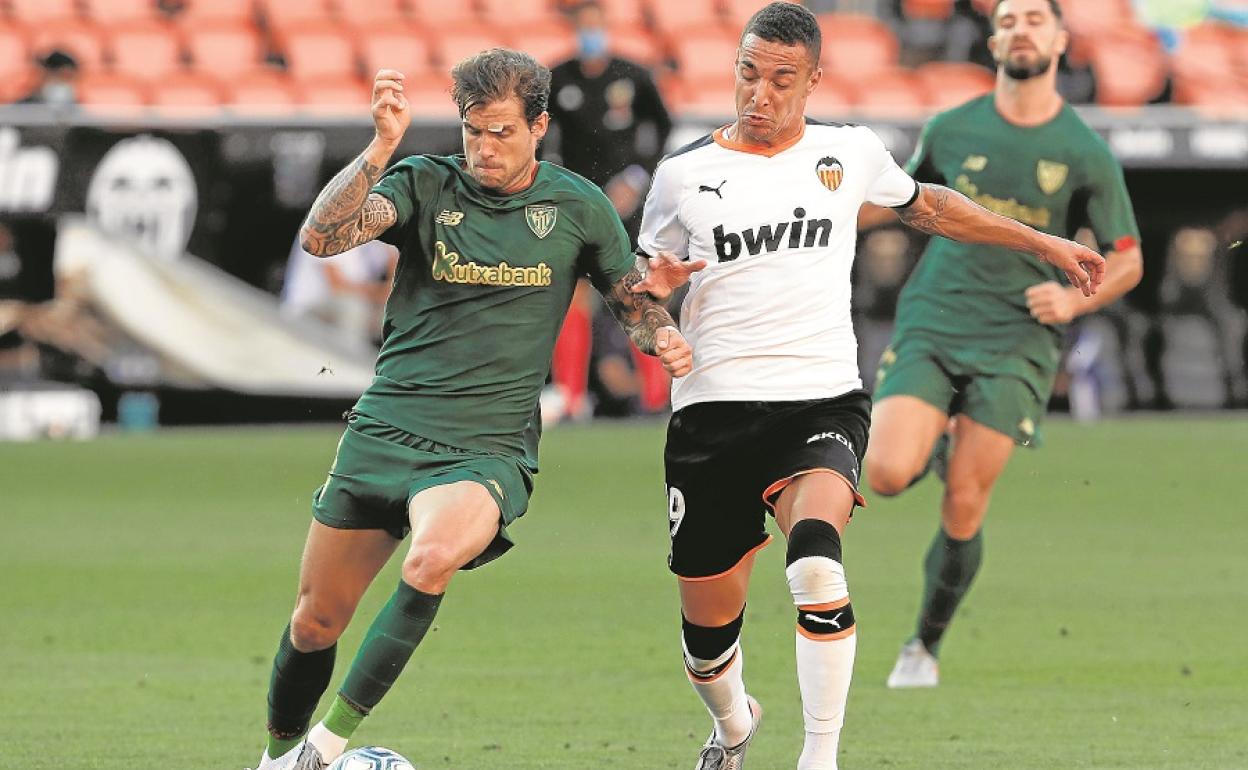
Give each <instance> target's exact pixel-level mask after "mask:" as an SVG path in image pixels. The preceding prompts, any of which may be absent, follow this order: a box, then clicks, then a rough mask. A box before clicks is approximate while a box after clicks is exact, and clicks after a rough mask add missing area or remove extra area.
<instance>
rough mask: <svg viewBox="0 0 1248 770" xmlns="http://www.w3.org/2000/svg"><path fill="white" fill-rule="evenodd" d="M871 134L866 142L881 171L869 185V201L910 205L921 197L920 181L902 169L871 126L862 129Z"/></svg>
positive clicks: (882, 204)
mask: <svg viewBox="0 0 1248 770" xmlns="http://www.w3.org/2000/svg"><path fill="white" fill-rule="evenodd" d="M862 130H864V131H866V132H867V133H868V134H870V135H871V136H870V141H869V142H867V143H866V144H867V145H868V146H869V147H870V148H871V150H872V152H873V153H874V154H875V155H876V162H877V163H878V167H879V172H878V173H877V174H876V176H875V179H874V180H873V181H872V182H871V184H870V186H868V187H867V195H866V198H867V202H868V203H874V204H875V205H877V206H889V207H893V208H902V207H905V206H909V205H910V204H911V203H914V201H915V200H916V199H917V198H918V197H919V183H918V182H916V181H914V179H913V178H912V177H911V176H910V175H909V174H907V173H906V172H905V171H904V170H902V168H901V166H898V165H897V161H896V160H894V159H893V154H892V153H891V152H889V151H888V148H887V147H885V146H884V142H883V141H882V140H881V139H880V137H879V135H878V134H876V133H875V132H874V131H872V130H871V129H869V128H864V129H862Z"/></svg>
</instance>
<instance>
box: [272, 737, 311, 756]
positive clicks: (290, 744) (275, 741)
mask: <svg viewBox="0 0 1248 770" xmlns="http://www.w3.org/2000/svg"><path fill="white" fill-rule="evenodd" d="M302 740H303V736H299V737H298V738H274V737H273V736H272V735H270V736H269V746H268V754H269V759H277V758H278V757H280V756H281V755H283V754H285V753H286V752H288V751H290V750H291V749H293V748H294V747H296V746H298V745H299V742H300V741H302Z"/></svg>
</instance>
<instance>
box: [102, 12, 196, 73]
mask: <svg viewBox="0 0 1248 770" xmlns="http://www.w3.org/2000/svg"><path fill="white" fill-rule="evenodd" d="M109 49H110V50H111V51H112V70H113V72H115V73H116V74H118V75H127V76H130V77H133V78H137V79H139V80H145V81H151V80H156V79H159V78H162V77H164V76H166V75H168V74H170V73H173V72H178V71H179V70H181V69H182V47H181V44H180V41H179V36H178V34H177V29H176V28H175V27H173V26H171V25H169V24H156V23H151V24H136V25H133V26H126V27H120V28H118V29H116V30H114V31H113V33H112V34H111V36H110V38H109Z"/></svg>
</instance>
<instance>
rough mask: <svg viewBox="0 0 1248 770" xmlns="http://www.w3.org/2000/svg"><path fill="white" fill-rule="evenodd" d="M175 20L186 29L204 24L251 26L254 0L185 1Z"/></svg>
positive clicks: (254, 15) (253, 21) (254, 18)
mask: <svg viewBox="0 0 1248 770" xmlns="http://www.w3.org/2000/svg"><path fill="white" fill-rule="evenodd" d="M177 18H178V22H179V23H181V24H185V25H187V26H188V27H190V26H195V25H197V24H201V23H205V22H212V23H221V24H226V23H233V24H247V25H252V24H255V20H256V8H255V0H186V2H185V4H184V5H183V6H182V11H181V12H180V13H179V14H178V17H177Z"/></svg>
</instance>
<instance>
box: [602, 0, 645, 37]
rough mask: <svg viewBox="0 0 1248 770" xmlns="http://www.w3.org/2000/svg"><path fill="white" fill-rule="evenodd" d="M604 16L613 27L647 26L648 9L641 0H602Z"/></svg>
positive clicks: (608, 24)
mask: <svg viewBox="0 0 1248 770" xmlns="http://www.w3.org/2000/svg"><path fill="white" fill-rule="evenodd" d="M602 11H603V16H605V17H606V19H607V26H608V27H610V28H611V29H613V30H614V29H616V28H620V27H634V28H642V27H645V26H646V11H645V8H643V7H642V3H641V0H602Z"/></svg>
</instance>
